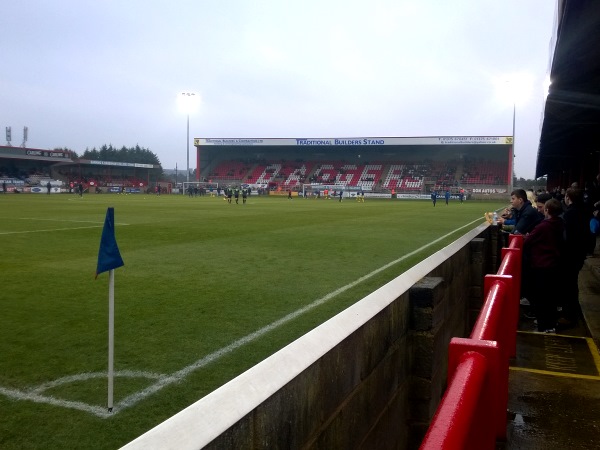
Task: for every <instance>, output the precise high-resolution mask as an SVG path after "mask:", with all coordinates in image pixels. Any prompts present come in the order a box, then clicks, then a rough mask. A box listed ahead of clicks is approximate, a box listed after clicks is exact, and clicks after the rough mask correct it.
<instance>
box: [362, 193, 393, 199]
mask: <svg viewBox="0 0 600 450" xmlns="http://www.w3.org/2000/svg"><path fill="white" fill-rule="evenodd" d="M365 198H392V194H380V193H375V192H365Z"/></svg>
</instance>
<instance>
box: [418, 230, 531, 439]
mask: <svg viewBox="0 0 600 450" xmlns="http://www.w3.org/2000/svg"><path fill="white" fill-rule="evenodd" d="M522 248H523V236H516V235H511V236H510V237H509V246H508V248H503V249H502V262H501V264H500V267H499V268H498V271H497V274H496V275H486V277H485V279H484V292H485V297H484V298H485V302H484V305H483V307H482V309H481V311H480V313H479V316H478V317H477V321H476V322H475V326H474V327H473V330H472V331H471V335H470V337H469V338H466V339H465V338H452V339H451V341H450V345H449V347H448V388H447V390H446V393H445V394H444V397H443V398H442V401H441V402H440V405H439V406H438V409H437V411H436V413H435V416H434V417H433V419H432V421H431V425H430V427H429V430H428V431H427V434H426V435H425V439H424V440H423V442H422V443H421V450H440V449H452V450H455V449H456V450H458V449H471V448H477V449H482V450H483V449H490V450H491V449H494V448H495V446H496V439H497V438H505V437H506V417H505V416H506V414H505V412H506V406H507V403H508V368H509V358H510V356H514V355H515V352H516V335H517V324H518V320H519V316H518V314H519V297H520V287H521V257H522V255H521V253H522Z"/></svg>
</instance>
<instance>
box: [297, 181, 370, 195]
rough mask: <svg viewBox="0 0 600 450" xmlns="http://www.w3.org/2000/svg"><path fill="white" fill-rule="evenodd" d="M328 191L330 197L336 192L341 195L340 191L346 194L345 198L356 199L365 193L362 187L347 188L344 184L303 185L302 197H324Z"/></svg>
mask: <svg viewBox="0 0 600 450" xmlns="http://www.w3.org/2000/svg"><path fill="white" fill-rule="evenodd" d="M326 190H327V192H328V196H329V197H332V196H333V193H334V192H335V193H336V195H339V192H340V190H342V191H343V192H344V194H343V196H344V197H346V198H347V197H355V196H356V193H357V192H361V191H364V190H365V189H363V188H362V187H361V186H346V185H343V184H335V183H333V184H324V183H322V184H303V185H302V196H303V197H323V195H324V193H325V191H326Z"/></svg>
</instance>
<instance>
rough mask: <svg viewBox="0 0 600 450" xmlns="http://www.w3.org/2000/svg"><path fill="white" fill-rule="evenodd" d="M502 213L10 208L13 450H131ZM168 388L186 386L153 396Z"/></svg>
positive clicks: (6, 248)
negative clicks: (110, 393) (106, 230)
mask: <svg viewBox="0 0 600 450" xmlns="http://www.w3.org/2000/svg"><path fill="white" fill-rule="evenodd" d="M108 206H114V208H115V229H116V239H117V242H118V245H119V248H120V251H121V255H122V257H123V260H124V262H125V266H124V267H122V268H120V269H117V270H116V271H115V371H116V373H117V376H116V377H115V390H114V392H115V397H114V398H115V411H114V412H113V414H112V415H110V416H106V415H104V416H103V415H102V414H101V413H100V412H103V411H106V402H107V378H106V371H107V346H108V344H107V335H108V275H107V274H106V273H105V274H101V275H100V276H99V277H98V279H97V280H94V273H95V269H96V262H97V255H98V247H99V243H100V235H101V233H102V225H103V222H104V217H105V214H106V209H107V207H108ZM501 206H503V205H502V204H501V203H500V202H494V203H486V202H465V203H464V204H460V203H459V202H458V201H455V200H453V201H451V202H450V205H448V206H446V205H445V204H444V202H443V201H441V202H438V204H437V206H436V207H435V208H434V207H433V206H432V204H431V202H430V201H418V200H408V201H399V200H369V199H367V200H366V202H365V203H357V202H356V201H355V200H350V199H345V200H344V201H343V202H341V203H340V202H338V201H337V200H333V199H332V200H324V199H319V200H315V199H301V198H294V199H293V200H288V199H287V198H285V197H254V196H253V197H251V198H250V199H248V203H247V204H245V205H243V204H242V200H241V199H240V204H238V205H236V204H235V203H232V204H227V202H225V201H223V200H222V199H220V198H212V197H208V196H207V197H198V198H188V197H186V196H165V195H163V196H160V197H156V196H154V195H142V194H138V195H127V196H120V195H111V194H102V195H84V197H83V198H79V197H78V196H75V195H68V194H62V195H41V194H40V195H25V194H20V195H16V194H7V195H0V211H2V220H1V221H0V248H1V249H2V252H1V260H0V268H1V270H0V273H1V279H2V283H1V284H0V308H1V309H0V310H1V311H2V313H1V314H0V409H1V411H2V413H1V417H2V420H0V448H2V449H24V448H32V449H33V448H98V449H100V448H106V449H113V448H117V447H119V446H121V445H123V444H125V443H127V442H129V441H130V440H132V439H134V438H135V437H137V436H138V435H140V434H142V433H143V432H145V431H146V430H148V429H150V428H152V427H153V426H155V425H156V424H158V423H160V422H161V421H163V420H165V419H167V418H168V417H170V416H172V415H173V414H175V413H176V412H178V411H180V410H181V409H183V408H185V407H186V406H188V405H190V404H191V403H193V402H195V401H196V400H198V399H199V398H201V397H203V396H204V395H206V394H207V393H208V392H210V391H212V390H214V389H215V388H217V387H219V386H221V385H222V384H223V383H225V382H226V381H228V380H230V379H232V378H233V377H235V376H236V375H238V374H240V373H242V372H243V371H245V370H246V369H248V368H249V367H251V366H252V365H254V364H256V363H257V362H259V361H261V360H262V359H264V358H265V357H267V356H269V355H270V354H272V353H274V352H275V351H277V350H278V349H280V348H282V347H283V346H285V345H286V344H288V343H289V342H291V341H293V340H294V339H296V338H298V337H299V336H301V335H303V334H304V333H306V332H307V331H309V330H310V329H312V328H314V327H315V326H317V325H319V324H320V323H322V322H324V321H325V320H327V319H328V318H330V317H332V316H334V315H335V314H337V313H338V312H339V311H341V310H343V309H344V308H346V307H347V306H349V305H351V304H352V303H354V302H356V301H358V300H360V299H361V298H363V297H364V296H365V295H367V294H368V293H370V292H372V291H373V290H375V289H377V288H378V287H380V286H382V285H383V284H385V283H386V282H388V281H389V280H391V279H393V278H394V277H396V276H398V275H399V274H401V273H402V272H403V271H405V270H406V269H407V268H408V267H411V266H412V265H414V264H415V263H416V262H418V261H420V260H422V259H423V258H424V257H426V256H428V255H430V254H432V253H434V252H435V251H437V250H439V249H440V248H442V247H444V246H445V245H447V244H448V243H449V242H451V241H453V240H454V239H456V238H457V237H458V236H460V235H462V234H463V233H464V232H466V231H467V230H468V229H469V228H470V227H472V226H476V225H478V224H479V223H482V222H483V221H484V218H483V213H484V212H485V211H491V210H492V209H497V208H499V207H501ZM467 224H472V225H468V226H467V227H465V228H462V229H461V230H459V231H456V232H455V233H453V234H451V235H448V236H447V237H445V238H443V239H441V240H440V241H439V242H437V243H435V244H431V243H432V241H434V240H436V239H438V238H440V237H443V236H446V235H447V234H448V233H451V232H452V231H454V230H458V229H459V228H461V227H463V226H465V225H467ZM422 247H423V249H422V250H421V251H420V252H418V253H416V254H415V255H413V256H411V257H408V258H406V259H401V257H402V256H403V255H406V254H408V253H410V252H412V251H414V250H416V249H420V248H422ZM396 260H400V261H399V262H398V263H397V264H394V265H392V266H391V267H389V268H387V269H385V270H383V271H380V272H377V273H376V274H374V275H373V276H370V277H368V278H367V279H366V280H364V281H362V282H360V283H358V284H356V285H352V283H354V282H355V281H356V280H357V279H359V278H360V277H363V276H364V275H367V274H370V273H371V272H373V271H375V270H376V269H378V268H381V267H382V266H385V265H386V264H389V263H390V262H392V261H396ZM336 290H340V293H339V294H338V295H335V296H333V297H332V298H330V299H328V300H327V301H324V302H322V304H319V305H318V306H314V305H313V304H314V303H315V302H316V301H317V300H319V299H323V298H324V297H325V296H326V295H327V294H329V293H331V292H334V291H336ZM309 305H312V306H311V307H310V308H307V310H306V312H304V313H303V314H297V311H298V310H300V309H301V308H304V307H307V306H309ZM282 318H287V319H286V320H285V321H284V322H283V323H282V324H281V325H280V326H278V327H276V328H274V329H272V330H268V331H265V327H267V326H268V325H270V324H272V323H274V322H276V321H278V320H280V319H282ZM260 330H262V331H261V332H260V333H259V334H258V335H257V336H255V337H254V338H253V339H250V338H248V336H250V335H251V334H252V333H255V332H257V331H260ZM168 375H171V376H172V378H173V379H174V380H175V382H172V383H165V385H164V386H163V387H162V388H161V389H153V388H152V387H153V386H155V385H156V383H157V380H161V379H163V378H164V377H165V376H168Z"/></svg>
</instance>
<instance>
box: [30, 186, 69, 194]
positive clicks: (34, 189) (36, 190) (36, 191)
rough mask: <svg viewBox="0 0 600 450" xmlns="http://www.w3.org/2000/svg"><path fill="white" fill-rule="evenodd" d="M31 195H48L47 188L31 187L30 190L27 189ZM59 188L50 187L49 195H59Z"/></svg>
mask: <svg viewBox="0 0 600 450" xmlns="http://www.w3.org/2000/svg"><path fill="white" fill-rule="evenodd" d="M28 192H31V193H33V194H47V193H48V188H46V187H41V186H33V187H32V188H29V191H28ZM60 192H61V191H60V188H59V187H56V186H54V187H51V188H50V193H51V194H60Z"/></svg>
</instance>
